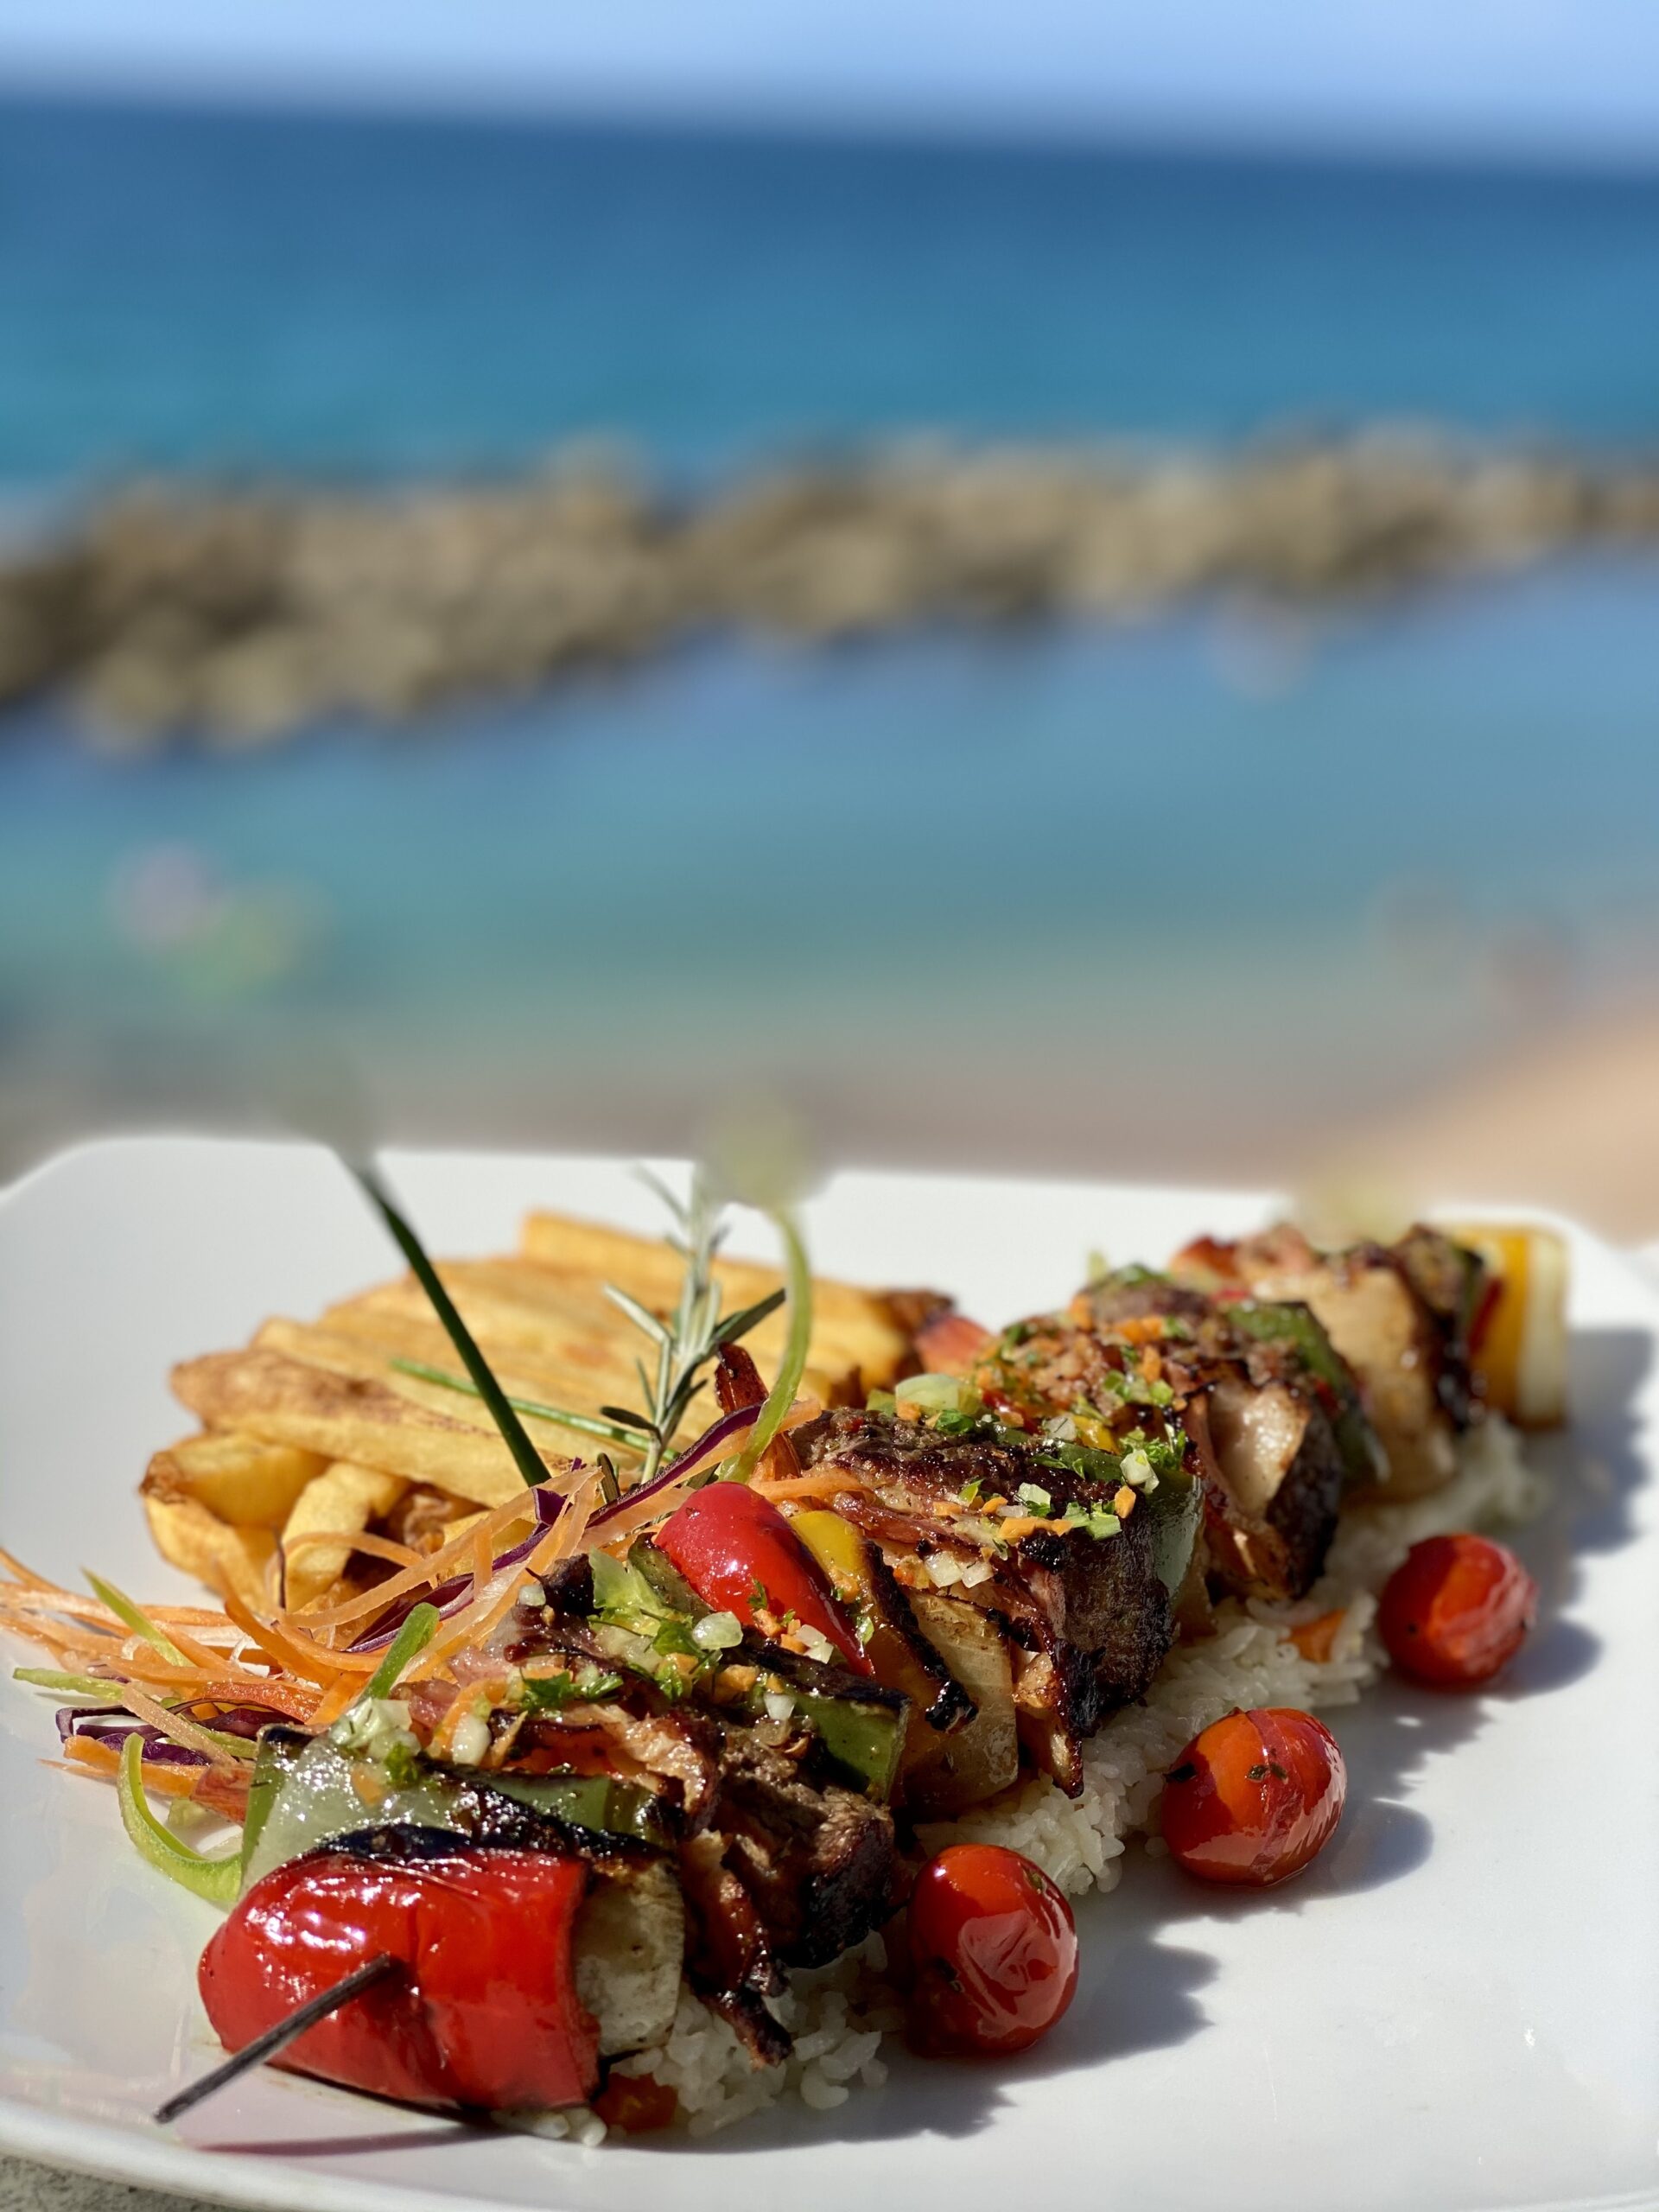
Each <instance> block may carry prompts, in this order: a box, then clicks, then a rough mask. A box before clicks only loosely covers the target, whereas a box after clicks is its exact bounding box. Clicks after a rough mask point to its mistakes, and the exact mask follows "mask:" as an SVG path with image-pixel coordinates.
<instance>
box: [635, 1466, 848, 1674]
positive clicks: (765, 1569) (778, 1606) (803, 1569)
mask: <svg viewBox="0 0 1659 2212" xmlns="http://www.w3.org/2000/svg"><path fill="white" fill-rule="evenodd" d="M656 1541H657V1548H658V1551H661V1552H665V1553H666V1554H667V1555H668V1557H669V1558H670V1559H671V1560H672V1561H673V1562H674V1565H675V1566H676V1567H677V1568H678V1569H679V1571H680V1573H682V1574H683V1576H684V1577H685V1580H687V1582H689V1583H690V1586H691V1587H692V1589H693V1590H695V1591H696V1593H697V1595H698V1597H699V1598H701V1599H702V1602H703V1604H704V1605H713V1606H715V1608H716V1609H718V1610H720V1611H725V1612H728V1613H733V1614H735V1615H736V1617H737V1618H738V1619H739V1620H740V1621H741V1622H742V1623H743V1624H744V1625H745V1626H746V1627H749V1628H753V1627H755V1626H756V1625H758V1624H759V1625H761V1626H762V1629H763V1632H764V1627H765V1624H760V1621H759V1617H760V1615H761V1614H762V1613H766V1614H769V1615H770V1616H771V1618H772V1621H773V1622H780V1621H782V1619H783V1618H784V1617H785V1614H787V1613H793V1614H794V1616H795V1618H796V1619H797V1620H798V1622H800V1624H802V1626H803V1627H804V1628H815V1629H817V1630H818V1631H819V1632H820V1634H822V1635H823V1636H827V1637H829V1641H830V1643H833V1644H834V1646H835V1647H836V1651H837V1652H839V1654H840V1655H841V1656H842V1659H843V1660H845V1662H847V1664H848V1665H849V1667H852V1668H854V1669H856V1670H857V1672H858V1673H859V1674H861V1675H873V1674H874V1671H875V1669H874V1668H873V1667H872V1666H871V1664H870V1662H869V1661H868V1659H867V1658H866V1657H865V1656H864V1651H863V1648H862V1646H861V1644H860V1643H859V1641H858V1638H857V1637H855V1635H854V1633H853V1631H852V1629H851V1627H850V1625H849V1623H848V1619H847V1616H846V1615H845V1614H844V1613H843V1612H842V1609H841V1607H840V1606H839V1605H837V1604H836V1599H835V1598H834V1596H833V1594H832V1593H831V1591H830V1588H829V1583H828V1581H827V1580H825V1578H824V1575H823V1571H822V1569H821V1568H820V1567H819V1566H818V1563H817V1560H815V1559H814V1558H813V1557H812V1554H810V1552H809V1551H808V1550H807V1548H806V1546H805V1545H804V1543H803V1542H802V1541H801V1540H800V1538H799V1537H798V1535H796V1534H795V1531H794V1530H793V1529H791V1527H790V1525H789V1523H788V1522H787V1521H786V1520H785V1518H784V1516H783V1515H782V1514H781V1513H780V1512H779V1510H778V1509H777V1507H776V1506H775V1505H773V1504H772V1503H771V1501H770V1500H769V1499H767V1498H764V1497H761V1496H760V1492H759V1491H755V1490H752V1489H750V1487H749V1485H748V1484H747V1483H710V1484H709V1486H708V1487H707V1489H705V1490H700V1491H694V1492H693V1493H692V1495H691V1496H690V1497H688V1498H687V1499H686V1501H685V1503H684V1504H683V1505H682V1506H681V1507H680V1508H679V1510H678V1511H677V1512H676V1513H674V1514H673V1515H671V1517H670V1518H669V1519H668V1521H666V1522H664V1525H663V1527H662V1528H661V1529H658V1532H657V1539H656Z"/></svg>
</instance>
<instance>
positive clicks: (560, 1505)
mask: <svg viewBox="0 0 1659 2212" xmlns="http://www.w3.org/2000/svg"><path fill="white" fill-rule="evenodd" d="M575 1465H577V1466H578V1467H579V1466H580V1465H582V1462H581V1460H580V1459H578V1460H577V1461H576V1462H575ZM535 1497H536V1526H535V1528H534V1529H531V1533H530V1534H529V1535H527V1536H526V1537H524V1540H523V1541H522V1542H519V1543H516V1544H514V1545H513V1546H512V1549H511V1550H510V1551H505V1552H503V1553H501V1554H500V1555H499V1557H498V1558H497V1559H495V1560H493V1561H492V1562H491V1567H490V1572H491V1573H492V1574H499V1573H500V1572H501V1569H502V1568H503V1567H517V1566H518V1562H519V1560H525V1559H528V1558H529V1557H530V1555H531V1553H532V1552H533V1551H534V1550H535V1548H536V1547H537V1544H539V1543H540V1542H541V1541H542V1538H543V1536H544V1535H546V1534H547V1532H548V1530H549V1529H550V1528H551V1527H552V1526H553V1523H554V1522H556V1520H557V1519H558V1517H559V1516H560V1514H561V1513H563V1510H564V1500H563V1498H562V1497H560V1496H559V1494H558V1492H557V1491H553V1490H546V1489H541V1490H537V1492H536V1493H535ZM472 1592H473V1578H472V1576H471V1575H470V1574H457V1575H453V1576H452V1577H451V1578H450V1580H448V1581H447V1582H440V1583H439V1584H438V1586H437V1587H436V1588H435V1589H433V1590H427V1591H420V1590H413V1591H406V1592H404V1595H403V1596H402V1597H401V1598H400V1599H398V1600H397V1604H396V1605H394V1606H393V1607H392V1609H391V1611H390V1612H389V1613H385V1614H383V1615H382V1616H381V1618H379V1619H378V1621H377V1622H376V1623H375V1624H374V1626H373V1627H372V1629H368V1630H365V1632H364V1634H363V1635H361V1636H359V1637H358V1638H357V1640H356V1642H355V1643H350V1644H347V1646H346V1649H347V1650H348V1651H384V1650H385V1648H386V1646H387V1645H388V1644H389V1643H391V1640H392V1638H393V1637H395V1636H396V1635H397V1631H398V1630H399V1629H400V1628H401V1627H402V1626H403V1624H404V1622H405V1621H406V1620H407V1619H408V1618H409V1617H410V1614H411V1613H412V1612H413V1611H414V1610H415V1608H416V1605H432V1606H435V1608H436V1610H437V1614H438V1618H439V1619H440V1620H446V1621H447V1620H451V1619H453V1618H454V1616H455V1614H457V1613H458V1612H460V1611H461V1610H462V1609H463V1607H464V1606H465V1605H466V1604H467V1600H468V1599H470V1598H471V1596H472Z"/></svg>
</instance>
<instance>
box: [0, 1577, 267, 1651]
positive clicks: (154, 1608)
mask: <svg viewBox="0 0 1659 2212" xmlns="http://www.w3.org/2000/svg"><path fill="white" fill-rule="evenodd" d="M0 1605H14V1606H16V1607H17V1608H18V1609H19V1610H20V1611H23V1612H26V1613H62V1614H63V1615H64V1616H65V1617H66V1618H68V1619H70V1620H78V1621H92V1622H96V1623H97V1624H99V1626H100V1627H105V1628H108V1629H110V1630H112V1631H113V1632H114V1633H116V1634H118V1635H120V1636H130V1635H131V1633H132V1631H131V1630H130V1628H129V1627H128V1626H127V1624H126V1623H125V1622H124V1620H120V1619H118V1618H117V1616H116V1615H115V1614H114V1613H112V1612H111V1611H110V1609H109V1607H108V1606H107V1605H105V1603H104V1602H103V1600H102V1599H99V1598H83V1597H82V1596H81V1594H80V1592H79V1591H78V1590H61V1589H59V1588H58V1587H57V1586H55V1585H54V1584H53V1583H49V1582H41V1581H40V1580H38V1579H37V1578H35V1577H31V1578H30V1580H29V1585H28V1586H27V1587H20V1586H16V1585H10V1586H7V1585H0ZM144 1611H145V1612H146V1613H148V1615H149V1618H150V1619H151V1620H153V1621H154V1622H155V1623H156V1626H157V1627H158V1628H168V1629H179V1628H185V1629H189V1628H217V1627H220V1626H222V1625H223V1622H222V1619H221V1617H220V1616H219V1614H218V1613H214V1612H210V1611H207V1608H206V1607H205V1606H201V1605H146V1606H145V1607H144ZM180 1648H181V1649H182V1648H183V1647H182V1646H181V1647H180Z"/></svg>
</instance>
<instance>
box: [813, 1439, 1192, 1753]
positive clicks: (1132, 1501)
mask: <svg viewBox="0 0 1659 2212" xmlns="http://www.w3.org/2000/svg"><path fill="white" fill-rule="evenodd" d="M795 1445H796V1449H797V1451H798V1453H799V1455H800V1459H801V1462H802V1465H804V1466H806V1467H809V1468H822V1467H832V1468H839V1469H844V1470H845V1471H847V1472H848V1473H849V1474H851V1475H854V1476H855V1477H856V1478H858V1486H857V1487H856V1488H855V1489H849V1491H845V1492H843V1493H842V1495H841V1497H838V1499H837V1501H836V1510H838V1511H839V1512H840V1513H841V1514H842V1516H843V1517H845V1518H846V1519H848V1520H849V1521H851V1522H854V1523H855V1525H856V1526H858V1527H859V1528H861V1529H863V1530H864V1531H865V1532H866V1533H867V1534H868V1535H870V1536H871V1537H873V1538H874V1540H875V1541H877V1542H878V1543H879V1544H880V1546H881V1547H882V1548H883V1550H884V1552H885V1553H886V1554H887V1558H888V1560H889V1563H890V1564H893V1565H894V1567H895V1569H896V1571H898V1572H899V1579H900V1580H901V1581H902V1580H908V1581H909V1582H910V1583H911V1584H912V1586H913V1587H915V1588H917V1589H918V1590H919V1591H921V1592H923V1593H925V1595H927V1596H929V1597H932V1596H934V1595H935V1594H938V1593H942V1594H943V1595H944V1597H945V1599H946V1600H947V1602H949V1603H951V1604H955V1605H974V1606H976V1608H978V1609H979V1610H980V1611H982V1612H984V1613H985V1614H986V1615H988V1617H989V1618H991V1619H992V1620H993V1621H994V1622H995V1625H996V1627H997V1628H998V1630H999V1631H1000V1633H1001V1637H1002V1638H1003V1641H1004V1643H1005V1646H1006V1649H1007V1655H1008V1659H1009V1662H1010V1673H1011V1689H1012V1698H1013V1703H1014V1714H1015V1720H1016V1725H1017V1728H1018V1735H1019V1740H1020V1742H1021V1743H1022V1744H1023V1745H1025V1747H1026V1749H1027V1751H1028V1752H1029V1753H1030V1755H1031V1757H1032V1758H1033V1760H1034V1761H1035V1762H1036V1764H1038V1765H1039V1766H1040V1767H1041V1768H1042V1769H1043V1770H1045V1771H1046V1772H1047V1773H1049V1774H1051V1775H1052V1777H1054V1779H1055V1780H1056V1781H1057V1782H1058V1783H1059V1784H1060V1785H1061V1787H1062V1788H1063V1789H1067V1790H1068V1791H1071V1792H1072V1793H1073V1794H1075V1793H1076V1791H1077V1790H1078V1789H1081V1787H1082V1765H1081V1744H1082V1740H1083V1738H1084V1737H1085V1736H1087V1735H1088V1734H1090V1732H1092V1731H1093V1730H1094V1729H1095V1728H1096V1727H1097V1726H1099V1724H1100V1722H1101V1721H1102V1720H1103V1719H1104V1718H1105V1717H1106V1715H1107V1714H1108V1713H1111V1712H1113V1711H1115V1710H1116V1708H1117V1707H1119V1706H1122V1705H1124V1704H1127V1703H1128V1702H1129V1700H1132V1699H1134V1698H1137V1697H1139V1696H1140V1695H1141V1694H1142V1692H1143V1691H1144V1690H1145V1689H1146V1688H1147V1685H1148V1684H1149V1683H1150V1681H1152V1678H1153V1676H1154V1675H1155V1674H1156V1672H1157V1670H1158V1668H1159V1666H1160V1664H1161V1662H1162V1661H1163V1658H1164V1655H1165V1653H1166V1651H1167V1650H1168V1649H1169V1646H1170V1643H1171V1641H1172V1639H1173V1632H1174V1630H1173V1616H1172V1612H1171V1599H1172V1594H1173V1589H1174V1588H1175V1587H1176V1586H1178V1584H1179V1580H1180V1577H1181V1574H1182V1573H1184V1572H1185V1550H1186V1549H1189V1548H1190V1545H1191V1528H1190V1525H1189V1526H1188V1528H1187V1531H1186V1537H1185V1545H1184V1546H1182V1545H1180V1544H1179V1542H1178V1544H1177V1547H1176V1548H1179V1549H1181V1551H1182V1554H1183V1555H1182V1557H1181V1559H1180V1560H1179V1565H1178V1566H1177V1567H1174V1568H1173V1571H1172V1568H1171V1561H1170V1548H1171V1547H1170V1544H1169V1541H1168V1539H1169V1538H1170V1535H1171V1533H1172V1529H1173V1525H1174V1523H1175V1522H1177V1521H1178V1520H1179V1518H1180V1516H1181V1515H1182V1512H1183V1510H1184V1508H1185V1498H1186V1496H1187V1492H1188V1491H1189V1489H1190V1485H1189V1484H1187V1483H1186V1481H1185V1478H1184V1477H1183V1476H1182V1475H1181V1474H1180V1473H1179V1470H1177V1471H1175V1472H1174V1473H1173V1475H1172V1478H1171V1481H1170V1486H1169V1490H1168V1491H1167V1493H1166V1497H1165V1498H1164V1500H1163V1501H1162V1503H1160V1504H1158V1505H1157V1507H1156V1510H1154V1499H1153V1497H1136V1495H1135V1493H1134V1492H1133V1491H1128V1490H1127V1488H1126V1486H1125V1485H1123V1484H1122V1479H1121V1476H1120V1474H1119V1471H1118V1469H1117V1466H1116V1462H1115V1461H1114V1460H1112V1459H1109V1458H1108V1457H1107V1456H1106V1455H1105V1454H1096V1455H1093V1458H1094V1459H1095V1460H1096V1462H1097V1463H1098V1467H1099V1471H1098V1472H1091V1471H1088V1470H1089V1468H1090V1455H1088V1454H1083V1453H1077V1452H1074V1453H1072V1454H1071V1459H1072V1464H1071V1465H1067V1464H1066V1463H1065V1456H1064V1455H1058V1454H1057V1452H1056V1448H1055V1447H1054V1446H1052V1445H1051V1444H1049V1443H1047V1442H1046V1440H1044V1439H1042V1438H1040V1437H1037V1436H1033V1437H1032V1438H1031V1439H1030V1440H1029V1442H1027V1441H1026V1440H1022V1439H1020V1438H1018V1437H1017V1436H1015V1435H1014V1434H1013V1433H1012V1432H1008V1431H1006V1430H1004V1431H1001V1432H997V1431H993V1430H989V1429H988V1426H987V1425H985V1424H981V1425H979V1426H978V1427H976V1428H974V1430H973V1431H972V1433H965V1434H961V1435H954V1436H953V1435H948V1434H944V1433H940V1432H939V1431H938V1429H935V1428H931V1427H926V1426H925V1425H924V1424H923V1423H921V1422H918V1421H901V1420H899V1419H897V1418H896V1417H894V1416H893V1415H889V1414H879V1413H868V1412H867V1413H857V1412H854V1411H851V1410H849V1409H837V1410H836V1411H834V1412H831V1413H827V1414H823V1415H822V1416H820V1418H819V1419H818V1420H817V1421H814V1422H812V1423H810V1425H809V1426H808V1427H804V1428H803V1429H799V1430H798V1431H797V1432H796V1434H795ZM1115 1502H1116V1510H1113V1507H1114V1503H1115ZM1010 1504H1012V1505H1014V1506H1015V1507H1020V1506H1021V1505H1023V1507H1024V1509H1025V1510H1023V1512H1018V1511H1016V1512H1015V1513H1014V1515H1013V1516H1009V1515H1008V1514H1007V1511H1006V1510H1005V1509H1006V1508H1007V1506H1008V1505H1010ZM1068 1516H1069V1517H1068ZM1091 1516H1092V1518H1091ZM1004 1529H1006V1531H1007V1534H1006V1535H1004V1534H1003V1533H1002V1532H1003V1530H1004ZM986 1688H987V1685H986V1683H985V1681H983V1680H982V1681H981V1682H980V1684H979V1685H977V1686H976V1688H975V1689H974V1691H973V1694H974V1695H975V1697H976V1701H977V1702H978V1703H979V1705H980V1709H981V1712H982V1713H983V1712H984V1711H985V1710H986V1709H987V1702H986V1699H985V1696H984V1692H985V1690H986ZM992 1709H994V1707H993V1708H992Z"/></svg>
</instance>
